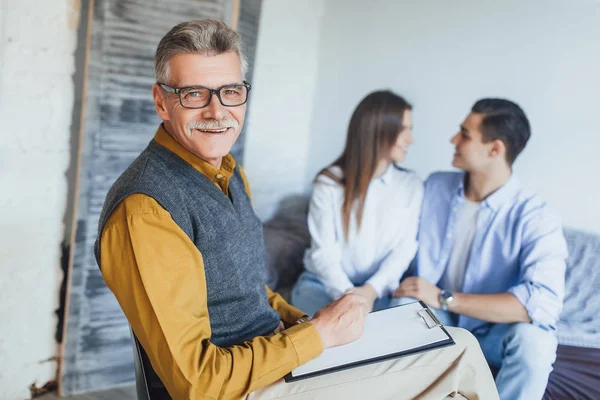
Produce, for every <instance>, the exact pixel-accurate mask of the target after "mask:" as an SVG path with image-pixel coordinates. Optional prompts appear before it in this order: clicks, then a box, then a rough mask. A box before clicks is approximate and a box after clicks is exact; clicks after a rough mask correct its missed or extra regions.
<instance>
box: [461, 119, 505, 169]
mask: <svg viewBox="0 0 600 400" xmlns="http://www.w3.org/2000/svg"><path fill="white" fill-rule="evenodd" d="M484 116H485V115H484V114H479V113H470V114H469V115H468V116H467V118H466V119H465V120H464V122H463V123H462V125H461V126H460V131H459V132H458V133H457V134H456V135H454V136H453V137H452V139H451V140H450V142H451V143H452V144H453V145H454V148H455V152H454V158H453V159H452V165H453V166H454V167H456V168H460V169H462V170H464V171H467V172H476V171H483V170H486V169H487V168H489V166H490V165H491V163H492V162H493V161H494V159H495V157H493V147H494V145H493V142H489V143H484V142H483V135H482V133H481V122H482V121H483V118H484Z"/></svg>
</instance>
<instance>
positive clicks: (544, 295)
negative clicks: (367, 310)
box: [416, 172, 567, 331]
mask: <svg viewBox="0 0 600 400" xmlns="http://www.w3.org/2000/svg"><path fill="white" fill-rule="evenodd" d="M464 177H465V174H464V173H461V172H438V173H434V174H432V175H431V176H430V177H429V178H428V179H427V181H426V182H425V193H424V199H423V207H422V212H421V220H420V224H419V249H418V254H417V257H416V274H417V275H418V276H421V277H423V278H425V279H427V280H428V281H430V282H433V283H435V284H438V285H439V284H440V280H441V278H442V276H443V275H444V271H445V269H446V267H447V265H448V260H449V259H450V254H451V252H452V248H453V246H454V238H453V232H454V231H455V227H456V223H457V218H456V216H457V211H458V210H459V209H460V207H461V206H462V204H463V203H464V202H465V201H466V198H465V194H464ZM566 258H567V244H566V241H565V238H564V236H563V231H562V226H561V221H560V218H559V217H558V215H557V214H556V213H555V212H553V211H552V210H551V209H550V208H549V206H548V204H547V203H546V202H544V201H543V200H541V199H540V198H539V197H538V196H537V195H536V194H534V193H532V192H530V191H527V190H525V189H523V188H522V187H521V185H520V183H519V181H518V180H517V178H515V177H514V175H513V176H512V177H511V178H510V179H509V180H508V181H507V182H506V183H505V184H504V185H503V186H502V187H501V188H500V189H498V190H497V191H496V192H494V193H492V194H491V195H490V196H488V197H487V198H486V199H485V200H484V201H482V202H481V204H480V209H479V214H478V216H477V227H476V231H475V237H474V238H473V244H472V246H471V252H470V255H469V259H468V262H467V266H466V268H465V276H464V280H463V286H462V290H460V291H461V292H464V293H478V294H490V293H505V292H508V293H512V294H513V295H514V296H515V297H516V298H517V299H518V300H519V301H520V302H521V304H523V306H524V307H525V309H526V310H527V313H528V314H529V317H530V318H531V320H532V323H533V324H535V325H538V326H540V327H542V328H544V329H547V330H551V331H554V330H556V324H557V321H558V317H559V314H560V312H561V310H562V305H563V297H564V287H565V268H566V265H565V259H566ZM489 325H490V323H488V322H485V321H481V320H478V319H475V318H470V317H466V316H463V315H461V316H459V322H458V326H460V327H462V328H465V329H468V330H470V331H475V330H480V329H486V328H487V327H489Z"/></svg>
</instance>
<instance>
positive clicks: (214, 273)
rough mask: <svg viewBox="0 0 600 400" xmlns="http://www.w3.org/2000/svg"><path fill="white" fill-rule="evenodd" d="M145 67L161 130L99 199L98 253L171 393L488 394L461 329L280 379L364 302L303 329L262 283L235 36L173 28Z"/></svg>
mask: <svg viewBox="0 0 600 400" xmlns="http://www.w3.org/2000/svg"><path fill="white" fill-rule="evenodd" d="M155 69H156V78H157V83H156V84H155V85H154V86H153V88H152V93H153V97H154V101H155V105H156V112H157V113H158V115H159V116H160V118H161V119H162V120H163V123H162V124H161V126H160V127H159V128H158V130H157V132H156V134H155V136H154V139H153V140H152V141H151V142H150V144H149V145H148V147H147V148H146V149H145V150H144V151H143V152H142V153H141V154H140V156H139V157H138V158H137V159H136V160H135V161H134V162H133V164H132V165H131V166H130V167H129V168H128V169H127V170H126V171H125V172H124V173H123V175H122V176H121V177H120V178H119V179H118V180H117V181H116V182H115V184H114V185H113V187H112V188H111V190H110V191H109V193H108V196H107V198H106V202H105V204H104V209H103V211H102V214H101V217H100V224H99V232H100V235H99V239H98V241H97V245H96V256H97V259H98V264H99V265H100V268H101V270H102V274H103V277H104V279H105V281H106V283H107V285H108V287H109V288H110V289H111V290H112V291H113V293H114V294H115V296H116V297H117V300H118V301H119V303H120V305H121V307H122V308H123V311H124V313H125V315H126V316H127V319H128V320H129V323H130V324H131V326H132V328H133V331H134V332H135V334H136V336H137V337H138V339H139V341H140V343H141V344H142V346H143V347H144V349H145V351H146V353H147V354H148V356H149V358H150V361H151V363H152V366H153V368H154V370H155V371H156V373H157V374H158V376H159V378H160V380H161V381H162V383H163V384H164V385H165V387H166V389H167V390H168V392H169V394H170V395H171V396H172V397H173V398H176V399H205V398H225V399H233V398H243V397H246V396H248V397H249V398H257V399H268V398H280V397H286V398H287V397H290V398H308V397H310V398H334V397H343V398H357V397H358V398H381V397H387V398H389V397H394V398H415V397H419V398H432V399H439V398H443V397H445V396H446V395H448V394H451V393H455V392H460V393H462V394H463V395H464V396H466V397H468V398H485V399H494V398H497V392H496V389H495V386H494V383H493V380H492V378H491V374H490V372H489V369H488V367H487V365H486V363H485V361H484V358H483V354H482V353H481V350H480V348H479V346H478V344H477V342H476V340H475V339H474V338H473V337H472V336H471V335H470V334H469V333H467V332H466V331H464V330H459V329H453V330H451V331H450V332H451V334H452V336H453V337H454V339H455V341H456V343H457V344H456V345H455V346H452V347H449V348H446V349H444V350H439V351H432V352H428V353H424V354H422V355H416V356H411V357H405V358H400V359H397V360H393V361H388V362H384V363H379V364H373V365H371V366H366V367H361V368H355V369H351V370H347V371H345V372H340V373H335V374H329V375H326V376H322V377H319V378H314V379H308V380H304V381H300V382H297V383H290V384H288V383H285V382H284V381H283V379H282V377H283V376H284V375H286V374H287V373H288V372H290V371H292V370H293V369H294V368H296V367H298V366H299V365H301V364H302V363H305V362H306V361H308V360H310V359H312V358H314V357H316V356H317V355H319V354H320V353H321V352H322V351H323V349H325V348H327V347H331V346H337V345H341V344H344V343H348V342H350V341H353V340H355V339H357V338H358V337H359V336H360V335H361V334H362V330H363V325H364V317H365V314H366V310H367V308H366V306H365V302H364V299H362V298H361V296H360V295H358V294H354V293H349V294H347V295H345V296H343V297H342V298H340V299H339V300H337V301H335V302H333V303H331V304H329V305H328V306H326V307H324V308H323V309H322V310H320V311H319V312H317V314H316V315H315V317H314V318H313V319H312V320H308V318H307V317H306V316H305V315H304V313H303V312H301V311H300V310H298V309H296V308H294V307H292V306H290V305H288V304H287V303H286V302H285V301H284V300H283V299H282V298H281V296H279V295H278V294H276V293H274V292H272V291H271V290H270V289H269V288H268V287H266V285H265V269H264V260H263V237H262V228H261V222H260V221H259V219H258V218H257V217H256V215H255V214H254V212H253V209H252V206H251V203H250V191H249V188H248V184H247V180H246V177H245V176H244V172H243V171H242V169H241V168H240V166H239V165H237V163H236V160H235V159H234V158H233V157H232V156H231V154H229V151H230V149H231V146H232V145H233V143H234V142H235V140H236V139H237V137H238V135H239V133H240V130H241V128H242V125H243V123H244V117H245V113H246V101H247V99H248V92H249V91H250V84H249V83H248V82H246V81H244V72H245V70H246V59H245V57H244V54H243V52H242V48H241V41H240V37H239V35H238V34H237V33H236V32H234V31H232V30H231V29H229V28H228V27H227V26H226V25H224V24H223V23H221V22H216V21H210V20H202V21H191V22H185V23H182V24H179V25H177V26H175V27H174V28H173V29H171V31H170V32H168V33H167V34H166V35H165V37H164V38H163V39H162V40H161V42H160V44H159V46H158V49H157V51H156V56H155ZM398 334H399V335H401V334H402V333H401V332H398Z"/></svg>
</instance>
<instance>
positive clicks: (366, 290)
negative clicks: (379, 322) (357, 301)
mask: <svg viewBox="0 0 600 400" xmlns="http://www.w3.org/2000/svg"><path fill="white" fill-rule="evenodd" d="M346 293H355V294H357V295H359V296H360V297H361V298H362V299H363V300H364V302H365V304H366V305H367V308H368V310H369V312H371V311H373V304H374V303H375V300H377V292H376V291H375V288H374V287H373V286H372V285H371V284H369V283H367V284H365V285H363V286H358V287H354V288H352V289H350V290H348V291H347V292H346Z"/></svg>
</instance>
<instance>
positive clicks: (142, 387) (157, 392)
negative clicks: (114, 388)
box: [131, 330, 171, 400]
mask: <svg viewBox="0 0 600 400" xmlns="http://www.w3.org/2000/svg"><path fill="white" fill-rule="evenodd" d="M131 342H132V344H133V363H134V365H135V388H136V392H137V398H138V400H171V396H170V395H169V392H167V389H166V388H165V386H164V385H163V383H162V382H161V381H160V378H159V377H158V375H157V374H156V372H154V369H152V365H151V364H150V359H149V358H148V355H147V354H146V352H145V351H144V348H143V347H142V345H141V344H140V342H139V340H138V338H137V337H136V336H135V334H134V333H133V330H131Z"/></svg>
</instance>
